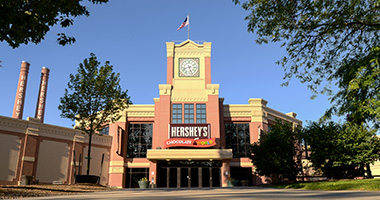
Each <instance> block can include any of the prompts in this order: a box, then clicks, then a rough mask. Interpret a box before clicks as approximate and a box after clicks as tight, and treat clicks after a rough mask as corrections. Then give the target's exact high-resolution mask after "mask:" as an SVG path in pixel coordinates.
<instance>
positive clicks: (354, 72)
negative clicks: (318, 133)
mask: <svg viewBox="0 0 380 200" xmlns="http://www.w3.org/2000/svg"><path fill="white" fill-rule="evenodd" d="M379 58H380V48H379V47H376V48H373V49H371V51H370V52H368V54H367V55H366V56H365V57H359V58H352V59H350V60H349V62H348V63H346V64H345V65H344V66H343V67H342V68H341V69H339V70H337V71H336V73H335V75H334V76H335V77H336V79H337V80H339V83H338V86H339V88H340V90H339V91H338V92H337V93H336V94H335V96H334V97H333V98H332V99H331V100H332V102H335V105H333V106H332V107H331V108H330V109H329V110H328V111H327V112H326V114H327V116H330V115H331V114H336V115H339V116H341V115H345V114H347V113H348V114H349V116H348V120H349V121H352V122H354V123H357V124H361V123H363V122H367V123H368V122H371V123H372V124H373V125H375V127H377V128H378V127H379V126H380V87H379V86H380V65H379Z"/></svg>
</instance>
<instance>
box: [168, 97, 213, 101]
mask: <svg viewBox="0 0 380 200" xmlns="http://www.w3.org/2000/svg"><path fill="white" fill-rule="evenodd" d="M171 100H172V102H195V101H197V102H204V101H207V100H208V99H207V98H172V99H171Z"/></svg>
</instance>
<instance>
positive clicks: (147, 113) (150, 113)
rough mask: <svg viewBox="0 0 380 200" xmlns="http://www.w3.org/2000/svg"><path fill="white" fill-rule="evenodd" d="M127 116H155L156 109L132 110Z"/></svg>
mask: <svg viewBox="0 0 380 200" xmlns="http://www.w3.org/2000/svg"><path fill="white" fill-rule="evenodd" d="M127 117H128V118H129V117H154V111H130V112H127Z"/></svg>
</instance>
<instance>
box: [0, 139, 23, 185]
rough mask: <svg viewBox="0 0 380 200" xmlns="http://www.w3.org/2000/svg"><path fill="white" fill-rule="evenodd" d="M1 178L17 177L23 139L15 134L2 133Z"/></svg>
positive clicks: (10, 179)
mask: <svg viewBox="0 0 380 200" xmlns="http://www.w3.org/2000/svg"><path fill="white" fill-rule="evenodd" d="M0 141H1V145H0V152H1V153H0V160H1V162H0V180H4V181H13V179H15V178H16V172H17V164H18V158H19V153H20V147H21V139H20V138H19V137H18V136H14V135H5V134H0Z"/></svg>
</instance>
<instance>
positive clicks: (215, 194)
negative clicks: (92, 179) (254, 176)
mask: <svg viewBox="0 0 380 200" xmlns="http://www.w3.org/2000/svg"><path fill="white" fill-rule="evenodd" d="M23 199H24V200H31V199H45V200H46V199H93V200H100V199H116V200H118V199H208V200H214V199H215V200H221V199H234V200H235V199H282V200H285V199H379V200H380V191H379V192H378V191H375V192H370V191H348V190H341V191H319V190H301V189H274V188H265V187H234V188H200V189H199V188H197V189H121V190H116V191H104V192H94V193H87V194H80V195H70V196H53V197H39V198H23Z"/></svg>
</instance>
